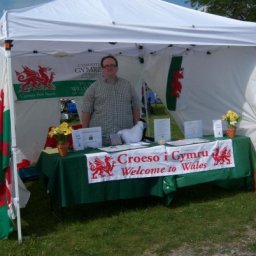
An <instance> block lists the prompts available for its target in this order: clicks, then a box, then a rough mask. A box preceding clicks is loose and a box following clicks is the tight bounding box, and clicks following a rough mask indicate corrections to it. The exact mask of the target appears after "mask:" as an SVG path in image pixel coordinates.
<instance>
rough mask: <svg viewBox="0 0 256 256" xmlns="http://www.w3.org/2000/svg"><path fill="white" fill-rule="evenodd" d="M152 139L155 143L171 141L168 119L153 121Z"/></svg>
mask: <svg viewBox="0 0 256 256" xmlns="http://www.w3.org/2000/svg"><path fill="white" fill-rule="evenodd" d="M154 139H155V142H158V141H159V140H164V141H170V140H171V120H170V118H164V119H155V120H154Z"/></svg>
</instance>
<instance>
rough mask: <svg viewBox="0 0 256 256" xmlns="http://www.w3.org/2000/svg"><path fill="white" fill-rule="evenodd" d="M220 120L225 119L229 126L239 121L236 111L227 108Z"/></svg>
mask: <svg viewBox="0 0 256 256" xmlns="http://www.w3.org/2000/svg"><path fill="white" fill-rule="evenodd" d="M222 120H223V121H227V123H228V125H229V126H233V127H236V125H237V124H238V122H239V121H240V116H239V115H238V114H237V113H236V112H234V111H232V110H228V111H227V113H226V114H225V115H223V116H222Z"/></svg>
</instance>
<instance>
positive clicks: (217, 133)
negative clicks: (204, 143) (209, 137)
mask: <svg viewBox="0 0 256 256" xmlns="http://www.w3.org/2000/svg"><path fill="white" fill-rule="evenodd" d="M212 122H213V134H214V137H215V138H221V137H223V129H222V121H221V120H212Z"/></svg>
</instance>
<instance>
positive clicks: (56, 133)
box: [48, 122, 73, 142]
mask: <svg viewBox="0 0 256 256" xmlns="http://www.w3.org/2000/svg"><path fill="white" fill-rule="evenodd" d="M72 131H73V129H72V127H70V126H69V125H68V123H67V122H63V123H61V124H60V125H59V126H57V127H52V128H51V130H50V131H49V133H48V135H49V136H50V137H51V138H52V137H54V138H56V140H57V141H58V142H66V141H67V136H68V135H69V134H71V133H72Z"/></svg>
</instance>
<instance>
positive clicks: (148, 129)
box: [142, 82, 150, 137]
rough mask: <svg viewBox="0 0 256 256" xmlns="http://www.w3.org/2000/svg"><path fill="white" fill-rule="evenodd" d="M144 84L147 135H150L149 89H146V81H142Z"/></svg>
mask: <svg viewBox="0 0 256 256" xmlns="http://www.w3.org/2000/svg"><path fill="white" fill-rule="evenodd" d="M142 86H143V98H144V107H145V112H146V120H147V121H146V122H147V135H148V136H149V137H150V128H149V117H148V99H147V91H146V83H145V82H143V83H142Z"/></svg>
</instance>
